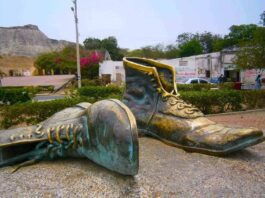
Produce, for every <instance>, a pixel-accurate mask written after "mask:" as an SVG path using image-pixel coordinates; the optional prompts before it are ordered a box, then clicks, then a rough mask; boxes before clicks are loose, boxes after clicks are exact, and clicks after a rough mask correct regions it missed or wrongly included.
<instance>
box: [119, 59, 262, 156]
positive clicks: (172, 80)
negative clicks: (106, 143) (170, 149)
mask: <svg viewBox="0 0 265 198" xmlns="http://www.w3.org/2000/svg"><path fill="white" fill-rule="evenodd" d="M123 62H124V68H125V73H126V90H125V93H124V96H123V102H124V103H125V104H126V105H127V106H128V107H129V108H130V109H131V110H132V112H133V114H134V116H135V117H136V121H137V125H138V131H139V132H141V133H143V134H147V135H149V136H153V137H155V138H158V139H160V140H162V141H164V142H165V143H168V144H170V145H174V146H177V147H180V148H183V149H185V150H188V151H194V152H200V153H205V154H210V155H225V154H228V153H231V152H235V151H238V150H241V149H243V148H246V147H248V146H251V145H254V144H257V143H260V142H262V141H264V140H265V138H264V136H263V133H262V131H261V130H259V129H256V128H241V129H237V128H230V127H226V126H222V125H219V124H216V123H214V122H212V121H210V120H208V119H207V118H205V117H204V115H203V113H202V112H201V111H200V110H199V109H198V108H196V107H194V106H193V105H191V104H187V103H185V101H183V100H182V99H181V98H180V96H179V94H178V92H177V86H176V71H175V69H174V68H173V67H171V66H169V65H166V64H162V63H160V62H158V61H154V60H150V59H145V58H124V59H123Z"/></svg>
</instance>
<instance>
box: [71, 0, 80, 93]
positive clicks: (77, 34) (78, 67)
mask: <svg viewBox="0 0 265 198" xmlns="http://www.w3.org/2000/svg"><path fill="white" fill-rule="evenodd" d="M73 3H74V8H73V7H71V10H72V11H73V13H74V17H75V31H76V63H77V82H78V88H81V72H80V54H79V33H78V18H77V0H73Z"/></svg>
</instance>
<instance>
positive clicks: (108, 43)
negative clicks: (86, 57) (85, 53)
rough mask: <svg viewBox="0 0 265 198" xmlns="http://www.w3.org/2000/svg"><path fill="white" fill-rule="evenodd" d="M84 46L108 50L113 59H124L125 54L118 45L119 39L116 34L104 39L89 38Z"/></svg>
mask: <svg viewBox="0 0 265 198" xmlns="http://www.w3.org/2000/svg"><path fill="white" fill-rule="evenodd" d="M83 43H84V47H85V49H87V50H96V49H97V50H107V51H108V52H109V54H110V56H111V59H112V60H122V58H123V56H124V54H123V53H122V52H123V50H121V49H120V48H119V47H118V41H117V39H116V38H115V37H114V36H110V37H108V38H105V39H103V40H100V39H97V38H87V39H85V40H84V42H83Z"/></svg>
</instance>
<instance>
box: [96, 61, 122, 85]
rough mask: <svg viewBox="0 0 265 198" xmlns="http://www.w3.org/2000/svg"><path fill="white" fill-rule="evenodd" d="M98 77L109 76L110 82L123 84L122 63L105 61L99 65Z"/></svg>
mask: <svg viewBox="0 0 265 198" xmlns="http://www.w3.org/2000/svg"><path fill="white" fill-rule="evenodd" d="M99 76H100V77H101V78H102V77H104V76H109V78H110V79H109V80H110V82H118V83H120V82H124V81H125V71H124V68H123V62H122V61H112V60H107V61H103V62H101V63H99Z"/></svg>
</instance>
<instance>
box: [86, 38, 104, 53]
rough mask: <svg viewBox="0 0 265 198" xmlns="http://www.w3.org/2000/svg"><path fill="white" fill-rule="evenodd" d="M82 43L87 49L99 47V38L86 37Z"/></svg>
mask: <svg viewBox="0 0 265 198" xmlns="http://www.w3.org/2000/svg"><path fill="white" fill-rule="evenodd" d="M83 43H84V47H85V49H87V50H95V49H101V40H99V39H97V38H87V39H85V40H84V42H83Z"/></svg>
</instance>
